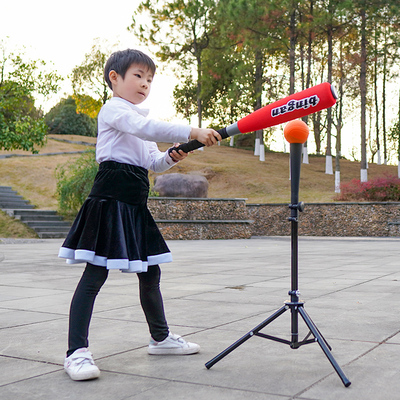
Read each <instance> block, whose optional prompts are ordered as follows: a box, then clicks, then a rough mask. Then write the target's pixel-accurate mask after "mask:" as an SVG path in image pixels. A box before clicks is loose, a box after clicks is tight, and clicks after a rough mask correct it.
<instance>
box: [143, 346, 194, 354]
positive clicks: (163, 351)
mask: <svg viewBox="0 0 400 400" xmlns="http://www.w3.org/2000/svg"><path fill="white" fill-rule="evenodd" d="M199 351H200V347H196V348H194V349H179V348H178V349H176V348H174V349H157V348H149V349H148V353H149V354H150V355H153V356H170V355H178V356H184V355H190V354H196V353H198V352H199Z"/></svg>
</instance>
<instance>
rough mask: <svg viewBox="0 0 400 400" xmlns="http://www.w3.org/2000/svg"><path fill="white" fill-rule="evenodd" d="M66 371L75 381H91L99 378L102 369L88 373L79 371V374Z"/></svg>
mask: <svg viewBox="0 0 400 400" xmlns="http://www.w3.org/2000/svg"><path fill="white" fill-rule="evenodd" d="M64 370H65V369H64ZM65 372H66V373H67V374H68V376H69V377H70V378H71V379H72V380H73V381H89V380H91V379H97V378H98V377H99V376H100V370H98V371H88V372H86V373H79V374H70V373H69V372H68V371H67V370H65Z"/></svg>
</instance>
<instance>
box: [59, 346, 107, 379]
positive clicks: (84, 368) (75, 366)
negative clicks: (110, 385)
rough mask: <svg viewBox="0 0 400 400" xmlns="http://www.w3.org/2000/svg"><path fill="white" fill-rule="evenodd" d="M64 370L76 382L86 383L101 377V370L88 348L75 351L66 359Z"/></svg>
mask: <svg viewBox="0 0 400 400" xmlns="http://www.w3.org/2000/svg"><path fill="white" fill-rule="evenodd" d="M64 370H65V372H66V373H67V374H68V375H69V377H70V378H71V379H72V380H74V381H86V380H88V379H95V378H98V377H99V376H100V370H99V369H98V368H97V367H96V365H95V363H94V361H93V355H92V353H91V352H90V351H89V350H88V349H87V348H86V347H83V348H81V349H78V350H75V351H74V352H73V353H72V354H71V355H70V356H69V357H67V358H66V359H65V361H64Z"/></svg>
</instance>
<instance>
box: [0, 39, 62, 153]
mask: <svg viewBox="0 0 400 400" xmlns="http://www.w3.org/2000/svg"><path fill="white" fill-rule="evenodd" d="M0 51H1V59H0V132H1V135H0V149H3V150H17V149H20V150H26V151H31V152H32V153H37V152H38V150H37V147H41V146H43V145H44V144H45V142H46V133H47V126H46V124H45V123H44V120H43V118H42V112H41V111H40V110H38V109H36V107H35V98H34V96H35V95H38V94H41V95H44V96H47V95H49V94H50V93H55V92H57V90H58V88H59V86H58V85H59V82H60V81H61V77H60V76H59V75H58V74H57V73H55V72H45V71H44V70H43V69H44V67H45V65H46V63H45V62H44V61H41V60H29V61H25V60H24V59H23V58H22V56H21V55H19V54H14V53H7V52H6V48H5V44H4V43H3V42H0Z"/></svg>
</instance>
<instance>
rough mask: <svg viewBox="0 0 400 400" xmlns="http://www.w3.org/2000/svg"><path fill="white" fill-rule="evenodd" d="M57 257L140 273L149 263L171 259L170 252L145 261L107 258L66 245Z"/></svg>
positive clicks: (76, 262)
mask: <svg viewBox="0 0 400 400" xmlns="http://www.w3.org/2000/svg"><path fill="white" fill-rule="evenodd" d="M58 257H60V258H66V259H67V264H79V263H87V262H88V263H90V264H93V265H97V266H99V267H106V268H107V269H119V270H121V272H131V273H140V272H147V267H148V266H149V265H157V264H163V263H169V262H171V261H172V254H171V253H170V252H168V253H163V254H156V255H154V256H148V258H147V261H142V260H132V261H129V260H128V259H108V258H106V257H102V256H98V255H96V254H95V252H94V251H90V250H82V249H81V250H74V249H69V248H67V247H61V248H60V251H59V253H58Z"/></svg>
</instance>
